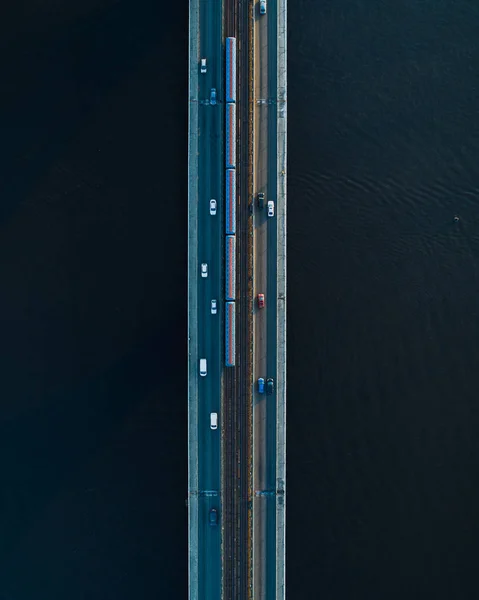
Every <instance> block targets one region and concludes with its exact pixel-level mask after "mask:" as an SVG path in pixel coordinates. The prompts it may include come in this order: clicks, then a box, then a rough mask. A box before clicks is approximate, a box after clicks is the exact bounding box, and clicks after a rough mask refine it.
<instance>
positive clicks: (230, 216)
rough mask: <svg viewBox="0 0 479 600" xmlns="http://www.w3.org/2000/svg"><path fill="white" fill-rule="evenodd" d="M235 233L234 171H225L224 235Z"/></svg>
mask: <svg viewBox="0 0 479 600" xmlns="http://www.w3.org/2000/svg"><path fill="white" fill-rule="evenodd" d="M235 233H236V171H235V170H234V169H228V170H227V171H226V234H227V235H234V234H235Z"/></svg>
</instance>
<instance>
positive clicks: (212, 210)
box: [210, 198, 216, 215]
mask: <svg viewBox="0 0 479 600" xmlns="http://www.w3.org/2000/svg"><path fill="white" fill-rule="evenodd" d="M210 215H216V200H215V199H214V198H211V200H210Z"/></svg>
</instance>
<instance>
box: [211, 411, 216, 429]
mask: <svg viewBox="0 0 479 600" xmlns="http://www.w3.org/2000/svg"><path fill="white" fill-rule="evenodd" d="M210 427H211V429H218V413H211V414H210Z"/></svg>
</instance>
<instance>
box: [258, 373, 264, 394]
mask: <svg viewBox="0 0 479 600" xmlns="http://www.w3.org/2000/svg"><path fill="white" fill-rule="evenodd" d="M258 394H264V379H263V378H262V377H260V378H259V379H258Z"/></svg>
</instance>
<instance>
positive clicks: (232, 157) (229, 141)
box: [225, 104, 236, 169]
mask: <svg viewBox="0 0 479 600" xmlns="http://www.w3.org/2000/svg"><path fill="white" fill-rule="evenodd" d="M225 115H226V168H227V169H234V168H236V104H227V105H226V112H225Z"/></svg>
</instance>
